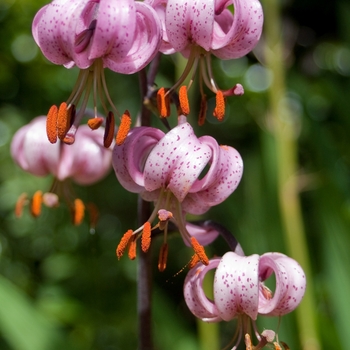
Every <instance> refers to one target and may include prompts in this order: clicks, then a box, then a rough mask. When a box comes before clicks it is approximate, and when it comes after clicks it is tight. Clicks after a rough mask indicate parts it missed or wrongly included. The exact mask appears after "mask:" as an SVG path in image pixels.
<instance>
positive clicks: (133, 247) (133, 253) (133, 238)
mask: <svg viewBox="0 0 350 350" xmlns="http://www.w3.org/2000/svg"><path fill="white" fill-rule="evenodd" d="M128 257H129V259H130V260H135V258H136V235H133V236H131V239H130V243H129V251H128Z"/></svg>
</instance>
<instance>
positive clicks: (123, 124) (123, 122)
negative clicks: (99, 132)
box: [115, 110, 131, 146]
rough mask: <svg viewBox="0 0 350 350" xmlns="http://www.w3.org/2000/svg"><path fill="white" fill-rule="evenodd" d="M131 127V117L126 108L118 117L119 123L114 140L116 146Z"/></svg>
mask: <svg viewBox="0 0 350 350" xmlns="http://www.w3.org/2000/svg"><path fill="white" fill-rule="evenodd" d="M130 127H131V117H130V113H129V111H128V110H126V111H125V112H124V114H123V115H122V117H121V119H120V125H119V129H118V132H117V137H116V139H115V142H116V144H117V145H118V146H120V145H122V144H123V143H124V141H125V140H126V137H127V136H128V133H129V131H130Z"/></svg>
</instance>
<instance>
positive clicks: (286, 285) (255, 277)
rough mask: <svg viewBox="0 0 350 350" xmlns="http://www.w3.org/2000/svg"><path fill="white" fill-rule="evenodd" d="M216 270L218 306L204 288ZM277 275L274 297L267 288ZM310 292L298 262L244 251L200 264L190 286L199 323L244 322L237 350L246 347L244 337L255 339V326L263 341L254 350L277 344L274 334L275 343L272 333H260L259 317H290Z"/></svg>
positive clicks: (186, 292)
mask: <svg viewBox="0 0 350 350" xmlns="http://www.w3.org/2000/svg"><path fill="white" fill-rule="evenodd" d="M215 268H216V271H215V277H214V285H213V289H214V300H209V299H208V298H207V297H206V296H205V293H204V291H203V288H202V283H203V279H204V278H205V275H206V273H207V272H208V271H209V270H212V269H215ZM272 274H274V275H275V279H276V286H275V291H274V292H272V291H271V290H270V289H269V288H267V287H266V286H265V284H264V281H266V280H267V279H268V278H269V277H270V276H271V275H272ZM305 289H306V278H305V274H304V271H303V269H302V268H301V267H300V265H299V264H298V263H297V262H296V261H295V260H294V259H291V258H289V257H288V256H286V255H284V254H281V253H266V254H263V255H261V256H259V255H257V254H254V255H250V256H244V255H242V252H239V251H237V252H228V253H226V254H225V255H224V256H223V257H222V258H221V259H220V258H215V259H211V260H210V262H209V264H208V265H207V266H204V265H203V264H200V263H199V264H197V265H196V266H195V267H194V268H193V269H191V270H190V271H189V273H188V275H187V277H186V279H185V283H184V295H185V301H186V304H187V306H188V308H189V309H190V310H191V312H192V313H193V314H194V315H195V316H196V317H198V318H200V319H201V320H203V321H206V322H219V321H230V320H232V319H234V318H238V320H239V323H238V326H239V327H240V330H239V331H238V333H237V337H238V339H237V341H236V344H235V346H234V347H233V350H234V349H236V348H237V346H238V344H239V343H240V341H241V337H242V334H244V335H245V334H247V333H248V334H249V327H250V323H251V322H252V323H253V329H254V331H255V335H256V337H257V339H258V341H259V344H258V346H257V347H254V349H261V348H262V347H264V346H265V345H266V344H267V343H268V342H272V341H273V338H274V332H273V333H272V335H273V336H272V337H271V333H263V334H259V332H258V331H257V328H256V325H255V321H256V319H257V317H258V315H259V314H260V315H266V316H282V315H285V314H287V313H290V312H291V311H293V310H294V309H295V308H296V307H297V306H298V305H299V304H300V302H301V300H302V298H303V296H304V293H305ZM270 332H271V331H270ZM248 338H249V339H248ZM248 338H247V336H246V339H245V341H246V344H247V342H248V343H249V342H250V341H251V340H250V335H249V337H248ZM270 338H271V339H270Z"/></svg>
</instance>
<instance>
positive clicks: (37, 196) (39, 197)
mask: <svg viewBox="0 0 350 350" xmlns="http://www.w3.org/2000/svg"><path fill="white" fill-rule="evenodd" d="M42 202H43V193H42V192H41V191H36V192H35V193H34V195H33V198H32V205H31V208H30V210H31V213H32V215H33V216H34V217H35V218H36V217H38V216H39V215H40V214H41V204H42Z"/></svg>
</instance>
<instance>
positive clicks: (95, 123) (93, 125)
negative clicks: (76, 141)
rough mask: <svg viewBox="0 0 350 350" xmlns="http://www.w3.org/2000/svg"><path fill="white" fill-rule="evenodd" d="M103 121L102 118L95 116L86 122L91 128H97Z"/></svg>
mask: <svg viewBox="0 0 350 350" xmlns="http://www.w3.org/2000/svg"><path fill="white" fill-rule="evenodd" d="M102 123H103V118H101V117H95V118H91V119H89V120H88V122H87V124H88V126H89V128H90V129H91V130H96V129H98V128H99V127H100V126H101V125H102Z"/></svg>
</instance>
